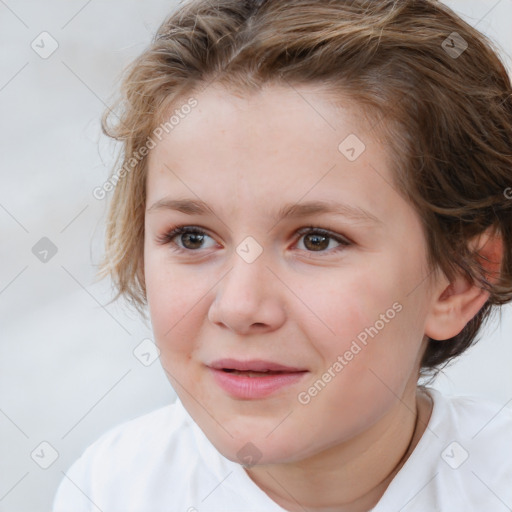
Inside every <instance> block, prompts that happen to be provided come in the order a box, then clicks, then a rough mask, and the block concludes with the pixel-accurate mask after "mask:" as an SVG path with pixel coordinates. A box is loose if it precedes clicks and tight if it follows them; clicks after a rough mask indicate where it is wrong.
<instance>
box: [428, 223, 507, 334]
mask: <svg viewBox="0 0 512 512" xmlns="http://www.w3.org/2000/svg"><path fill="white" fill-rule="evenodd" d="M470 247H471V248H472V249H477V251H478V254H477V258H478V260H479V262H480V263H481V265H482V267H483V268H484V270H485V274H486V278H487V279H488V280H489V282H491V283H494V282H496V281H497V279H498V278H499V274H500V268H501V261H502V258H503V242H502V238H501V237H500V236H498V235H496V234H493V233H490V232H489V230H488V231H486V232H485V233H484V234H482V235H480V236H479V237H478V238H477V239H476V240H472V241H471V243H470ZM488 298H489V292H488V291H485V290H482V289H481V288H480V287H479V286H477V285H476V284H472V283H471V282H469V280H468V279H467V278H466V277H465V276H463V275H459V276H457V278H456V279H455V280H454V281H452V282H451V283H448V280H447V279H446V277H445V276H443V281H442V282H441V283H440V286H439V288H438V292H437V297H436V296H433V297H432V300H433V303H432V306H431V310H430V312H429V314H428V316H427V318H426V321H425V334H426V335H427V336H428V337H429V338H432V339H435V340H446V339H449V338H452V337H454V336H456V335H457V334H459V333H460V332H461V331H462V329H464V327H465V326H466V325H467V323H468V322H469V321H470V320H471V319H472V318H473V317H474V316H475V315H476V314H477V313H478V311H480V309H481V308H482V307H483V305H484V304H485V302H486V301H487V299H488Z"/></svg>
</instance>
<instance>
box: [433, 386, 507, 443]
mask: <svg viewBox="0 0 512 512" xmlns="http://www.w3.org/2000/svg"><path fill="white" fill-rule="evenodd" d="M429 393H430V394H431V396H432V398H433V400H434V409H433V412H432V418H431V421H432V424H433V425H432V427H437V428H440V429H441V430H444V429H446V428H449V426H450V425H451V426H452V427H456V432H457V433H458V435H465V436H470V437H471V438H472V439H477V438H478V437H480V436H481V438H482V439H484V438H488V439H493V438H494V436H496V435H498V436H501V435H503V436H508V437H509V438H510V437H512V406H511V405H510V404H511V403H512V402H510V403H508V402H507V403H504V404H501V403H499V402H498V401H496V400H491V399H489V398H487V397H483V396H477V395H448V394H443V393H441V392H440V391H438V390H436V389H433V388H429Z"/></svg>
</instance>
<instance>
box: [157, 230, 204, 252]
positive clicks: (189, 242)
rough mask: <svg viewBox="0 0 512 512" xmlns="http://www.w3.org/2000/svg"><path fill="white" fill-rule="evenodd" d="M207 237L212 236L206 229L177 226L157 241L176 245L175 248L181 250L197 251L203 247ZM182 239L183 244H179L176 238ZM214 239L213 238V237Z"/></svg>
mask: <svg viewBox="0 0 512 512" xmlns="http://www.w3.org/2000/svg"><path fill="white" fill-rule="evenodd" d="M205 237H208V238H211V237H210V236H209V235H208V234H207V233H206V232H205V231H203V230H202V229H200V228H198V227H195V226H177V227H175V228H174V229H171V230H170V231H168V232H167V233H165V234H164V235H163V236H161V237H159V238H158V239H157V242H158V243H160V244H162V245H165V244H170V245H173V246H176V247H175V250H177V251H178V252H180V251H195V250H197V249H201V248H204V247H201V244H202V243H203V242H204V240H205ZM175 238H176V239H178V240H181V243H182V244H183V246H181V245H179V244H177V243H176V242H175V241H174V239H175ZM212 240H213V239H212Z"/></svg>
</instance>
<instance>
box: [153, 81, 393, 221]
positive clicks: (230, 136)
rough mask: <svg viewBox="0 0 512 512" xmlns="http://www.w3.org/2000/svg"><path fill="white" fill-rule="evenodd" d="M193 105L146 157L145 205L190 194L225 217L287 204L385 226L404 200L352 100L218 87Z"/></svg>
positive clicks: (309, 91)
mask: <svg viewBox="0 0 512 512" xmlns="http://www.w3.org/2000/svg"><path fill="white" fill-rule="evenodd" d="M194 98H195V99H196V101H197V104H196V106H195V107H194V108H193V109H191V110H190V112H189V113H188V114H186V115H182V116H180V121H179V123H178V124H176V125H174V126H173V127H172V129H170V130H169V132H168V133H167V132H165V133H164V134H163V136H162V138H161V141H158V142H157V145H156V147H155V148H154V149H152V150H151V152H150V154H149V161H148V163H149V165H148V187H147V193H148V197H147V202H148V204H151V203H152V202H154V201H157V200H159V199H162V198H163V197H164V196H167V195H169V194H171V195H174V196H176V197H183V196H184V195H186V196H187V197H193V196H195V198H196V199H197V198H200V199H201V200H203V201H205V202H207V203H210V201H211V202H215V203H218V202H219V201H220V202H222V203H223V204H224V205H226V208H227V210H226V211H227V212H229V211H231V212H233V211H235V210H237V209H238V210H239V211H240V207H241V206H242V205H245V207H246V208H256V207H258V208H260V209H261V210H262V211H263V210H265V211H270V209H271V210H272V212H273V213H274V212H275V211H277V209H278V207H280V206H281V205H282V204H284V203H293V202H298V201H300V200H301V199H304V200H319V199H325V200H328V201H331V202H333V201H338V202H343V203H347V204H350V203H352V204H354V206H357V207H360V208H363V209H365V210H367V211H371V212H372V213H373V214H374V215H375V216H376V217H380V216H382V215H384V214H385V212H386V210H387V209H389V204H388V203H389V201H390V200H393V199H394V200H395V201H396V200H397V197H396V196H397V193H396V192H395V191H394V190H393V188H391V186H390V183H391V182H392V177H391V175H390V170H389V169H390V165H389V155H388V151H387V148H386V147H385V146H384V145H383V144H382V143H381V142H379V141H378V140H376V139H375V137H374V136H373V132H372V131H371V130H370V128H369V122H368V119H367V117H366V116H365V112H364V110H363V109H361V108H360V107H358V106H356V105H354V104H353V103H350V101H349V100H348V99H347V101H346V102H343V101H339V99H338V101H337V104H336V106H335V104H334V103H333V102H332V101H329V96H327V95H326V94H323V91H322V90H321V89H319V88H318V87H313V86H303V87H287V86H272V87H267V88H264V89H263V90H261V91H259V92H257V93H252V94H250V95H242V94H240V93H238V94H237V93H233V92H229V91H228V90H226V89H225V88H223V87H222V86H217V85H211V86H209V87H207V88H206V90H204V91H203V92H201V93H199V94H196V95H194ZM186 102H187V99H186V98H185V99H182V103H181V104H185V103H186ZM179 105H180V103H178V102H176V103H175V104H174V105H173V108H174V112H176V109H178V110H179ZM384 187H387V188H389V190H383V188H384Z"/></svg>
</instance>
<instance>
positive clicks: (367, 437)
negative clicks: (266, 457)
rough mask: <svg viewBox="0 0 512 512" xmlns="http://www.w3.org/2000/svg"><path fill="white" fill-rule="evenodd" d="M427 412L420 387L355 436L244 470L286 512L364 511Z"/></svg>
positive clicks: (412, 443) (414, 440)
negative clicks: (309, 453)
mask: <svg viewBox="0 0 512 512" xmlns="http://www.w3.org/2000/svg"><path fill="white" fill-rule="evenodd" d="M431 411H432V403H431V399H430V397H429V396H428V395H427V394H426V393H424V392H423V391H421V390H418V391H417V392H416V393H412V396H411V397H409V398H408V400H406V399H405V398H403V399H402V400H401V401H399V402H398V404H397V406H396V408H394V409H393V410H392V411H390V413H389V414H387V415H386V417H385V418H383V419H382V420H380V421H379V422H378V423H377V424H376V425H374V426H373V427H372V428H371V429H369V430H368V431H366V432H364V433H363V434H361V435H359V436H358V437H357V439H352V440H350V441H348V442H345V443H342V444H340V445H337V446H334V447H330V448H329V449H328V450H325V451H323V452H320V453H317V454H315V455H314V456H313V457H310V458H308V459H305V460H301V461H298V462H292V463H286V464H268V465H261V466H254V467H252V468H246V471H247V473H248V474H249V476H250V478H251V479H252V480H253V481H254V482H255V483H256V484H257V485H258V486H259V487H260V488H261V489H262V490H263V491H264V492H265V493H266V494H267V495H268V496H269V497H270V498H271V499H272V500H273V501H275V502H276V503H277V504H278V505H280V506H281V507H282V508H284V509H285V510H287V511H289V512H303V511H304V509H307V510H308V511H310V512H367V511H368V510H370V509H371V508H372V507H374V506H375V505H376V504H377V503H378V501H379V500H380V498H381V497H382V495H383V494H384V492H385V490H386V488H387V487H388V485H389V483H390V482H391V480H392V479H393V478H394V477H395V475H396V474H397V473H398V471H399V470H400V469H401V467H402V466H403V465H404V464H405V462H406V461H407V459H408V458H409V456H410V454H411V453H412V452H413V450H414V448H415V447H416V445H417V444H418V442H419V440H420V439H421V436H422V435H423V433H424V431H425V429H426V426H427V424H428V420H429V419H430V414H431ZM390 447H393V449H392V450H390Z"/></svg>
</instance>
